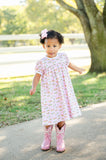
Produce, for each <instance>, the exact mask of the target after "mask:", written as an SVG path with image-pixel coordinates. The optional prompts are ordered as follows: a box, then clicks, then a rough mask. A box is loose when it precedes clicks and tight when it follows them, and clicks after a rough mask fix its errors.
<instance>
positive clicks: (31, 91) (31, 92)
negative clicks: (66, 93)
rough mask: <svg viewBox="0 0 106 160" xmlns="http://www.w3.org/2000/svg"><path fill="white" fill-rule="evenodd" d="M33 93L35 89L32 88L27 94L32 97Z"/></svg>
mask: <svg viewBox="0 0 106 160" xmlns="http://www.w3.org/2000/svg"><path fill="white" fill-rule="evenodd" d="M35 92H36V88H32V89H31V90H30V92H29V93H30V95H31V96H32V95H33V94H34V93H35Z"/></svg>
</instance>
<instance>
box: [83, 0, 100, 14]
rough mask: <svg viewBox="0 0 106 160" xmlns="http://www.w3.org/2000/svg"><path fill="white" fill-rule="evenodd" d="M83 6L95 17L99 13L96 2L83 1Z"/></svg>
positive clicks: (90, 0)
mask: <svg viewBox="0 0 106 160" xmlns="http://www.w3.org/2000/svg"><path fill="white" fill-rule="evenodd" d="M83 4H84V6H85V9H86V11H87V12H89V13H91V14H92V15H93V16H94V17H95V16H96V14H97V13H98V12H99V10H98V9H97V7H96V4H95V2H94V0H83Z"/></svg>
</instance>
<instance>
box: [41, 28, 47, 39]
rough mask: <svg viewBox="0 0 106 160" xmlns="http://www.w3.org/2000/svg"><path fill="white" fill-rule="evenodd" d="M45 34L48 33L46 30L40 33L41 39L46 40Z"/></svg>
mask: <svg viewBox="0 0 106 160" xmlns="http://www.w3.org/2000/svg"><path fill="white" fill-rule="evenodd" d="M47 32H48V30H47V29H44V30H42V31H41V39H43V38H46V37H47Z"/></svg>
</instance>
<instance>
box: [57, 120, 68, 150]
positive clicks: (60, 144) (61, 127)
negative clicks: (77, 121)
mask: <svg viewBox="0 0 106 160" xmlns="http://www.w3.org/2000/svg"><path fill="white" fill-rule="evenodd" d="M65 127H66V124H65V122H64V121H62V122H59V123H58V124H57V125H55V128H56V142H57V147H56V151H57V152H64V151H65V143H64V134H65Z"/></svg>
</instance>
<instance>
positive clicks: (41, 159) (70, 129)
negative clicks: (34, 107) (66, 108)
mask: <svg viewBox="0 0 106 160" xmlns="http://www.w3.org/2000/svg"><path fill="white" fill-rule="evenodd" d="M42 140H43V128H42V124H41V119H37V120H32V121H29V122H24V123H20V124H17V125H12V126H9V127H5V128H1V129H0V160H106V102H104V103H100V104H96V105H92V106H89V107H85V108H83V109H82V116H81V117H79V118H75V119H72V120H70V121H67V127H66V133H65V143H66V151H65V152H64V153H57V152H56V151H55V144H56V138H55V129H54V130H53V134H52V148H51V150H49V151H47V152H44V151H41V150H40V144H41V143H42Z"/></svg>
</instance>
